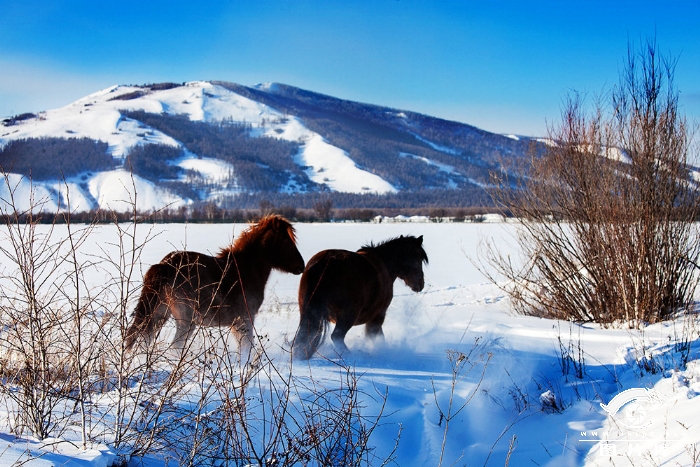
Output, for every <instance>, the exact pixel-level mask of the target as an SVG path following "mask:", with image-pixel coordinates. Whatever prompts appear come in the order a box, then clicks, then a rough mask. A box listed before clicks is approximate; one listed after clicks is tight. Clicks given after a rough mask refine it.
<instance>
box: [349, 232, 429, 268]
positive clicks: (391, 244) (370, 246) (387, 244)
mask: <svg viewBox="0 0 700 467" xmlns="http://www.w3.org/2000/svg"><path fill="white" fill-rule="evenodd" d="M417 240H418V237H414V236H412V235H406V236H404V235H401V236H400V237H394V238H390V239H388V240H384V241H382V242H379V243H377V244H375V243H374V242H369V243H367V244H365V245H362V247H361V248H360V249H359V250H357V251H358V252H363V251H364V252H367V251H370V250H376V249H381V248H385V249H389V248H391V249H394V248H396V247H397V246H398V244H400V243H405V242H406V241H417ZM418 254H419V256H420V258H421V259H422V260H423V262H424V263H425V264H428V254H427V253H426V252H425V250H424V249H423V245H422V244H421V245H420V246H419V253H418Z"/></svg>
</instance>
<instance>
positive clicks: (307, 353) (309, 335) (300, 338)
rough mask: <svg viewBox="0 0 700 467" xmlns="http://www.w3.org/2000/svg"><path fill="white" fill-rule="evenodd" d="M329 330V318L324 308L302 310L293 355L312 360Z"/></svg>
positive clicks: (305, 308)
mask: <svg viewBox="0 0 700 467" xmlns="http://www.w3.org/2000/svg"><path fill="white" fill-rule="evenodd" d="M327 329H328V317H327V316H326V313H325V311H324V308H323V307H308V306H307V307H304V308H302V309H301V319H300V320H299V329H298V330H297V334H296V336H295V337H294V346H293V355H294V356H295V357H298V358H302V359H304V360H308V359H310V358H311V357H312V356H313V354H314V353H315V352H316V349H318V347H319V345H321V342H323V340H324V338H325V337H326V330H327Z"/></svg>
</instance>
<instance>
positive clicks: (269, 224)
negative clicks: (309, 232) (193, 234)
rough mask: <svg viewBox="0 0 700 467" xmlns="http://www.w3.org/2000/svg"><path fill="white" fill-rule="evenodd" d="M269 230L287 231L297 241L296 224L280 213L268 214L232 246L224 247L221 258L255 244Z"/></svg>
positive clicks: (243, 233)
mask: <svg viewBox="0 0 700 467" xmlns="http://www.w3.org/2000/svg"><path fill="white" fill-rule="evenodd" d="M269 230H274V231H277V232H278V233H279V232H282V231H285V232H286V233H287V235H289V237H290V238H291V239H292V242H294V243H295V244H296V242H297V237H296V231H295V230H294V226H293V225H292V224H291V223H290V222H289V221H288V220H287V219H285V218H284V217H282V216H280V215H279V214H268V215H266V216H264V217H263V218H261V219H260V220H259V221H258V222H257V223H255V224H253V225H251V226H250V227H248V228H247V229H246V230H244V231H243V232H242V233H241V235H239V236H238V238H237V239H236V240H235V241H234V242H233V243H232V244H231V245H230V246H228V247H226V248H222V249H221V251H219V254H218V255H217V256H218V257H219V258H225V257H226V256H228V255H229V254H231V253H235V252H237V251H241V250H243V249H245V248H246V247H247V246H249V245H251V244H254V243H255V242H256V241H258V240H259V239H260V238H261V237H262V236H263V235H265V232H267V231H269Z"/></svg>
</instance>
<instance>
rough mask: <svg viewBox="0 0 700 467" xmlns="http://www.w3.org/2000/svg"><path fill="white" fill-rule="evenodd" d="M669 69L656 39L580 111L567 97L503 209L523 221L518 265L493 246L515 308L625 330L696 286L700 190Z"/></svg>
mask: <svg viewBox="0 0 700 467" xmlns="http://www.w3.org/2000/svg"><path fill="white" fill-rule="evenodd" d="M674 68H675V62H674V61H673V60H671V59H669V58H665V57H660V56H659V54H658V52H657V46H656V43H655V42H654V41H648V42H647V44H646V47H644V48H642V49H641V50H640V51H639V52H635V51H634V50H632V48H631V47H630V49H629V50H628V56H627V62H626V66H625V68H624V70H623V71H622V73H621V75H620V83H619V85H618V86H617V87H615V88H614V89H613V91H612V92H611V94H610V95H609V99H607V100H606V99H604V98H601V99H598V101H597V102H596V104H595V105H594V107H593V110H592V112H590V113H589V112H587V110H586V108H585V105H584V101H583V99H582V98H581V97H580V96H578V95H574V96H573V97H570V98H569V99H568V100H567V101H566V103H565V106H564V108H563V112H562V121H561V123H560V125H559V126H558V127H555V128H552V129H551V130H550V135H549V140H550V145H549V147H548V149H547V150H546V151H545V152H544V154H542V155H538V154H533V155H532V158H531V159H530V160H529V161H528V162H529V166H528V167H527V170H528V172H529V175H530V177H529V178H526V179H525V180H526V181H525V182H524V184H522V185H521V186H519V187H517V188H518V189H516V190H512V187H511V186H509V184H508V183H509V177H507V176H501V178H500V180H499V181H500V183H501V185H500V186H501V187H502V188H501V189H500V190H498V191H497V192H496V198H497V200H498V201H499V202H500V204H501V205H502V206H503V207H504V208H505V209H506V210H508V211H510V212H511V213H512V214H513V215H514V216H515V217H516V218H518V219H519V233H518V239H517V240H518V243H519V245H520V247H521V249H522V252H523V258H524V261H523V263H522V265H515V264H513V263H512V262H511V258H509V257H504V256H502V255H500V254H499V253H498V251H497V250H496V248H495V247H494V246H493V245H491V248H488V249H487V251H486V254H485V258H486V260H487V261H488V262H489V263H490V264H491V265H495V266H496V269H497V270H498V272H499V273H501V274H503V275H504V276H505V277H506V278H507V279H509V280H510V285H509V286H508V287H507V291H508V292H509V294H510V295H511V297H512V298H513V303H514V306H515V308H516V309H517V310H518V311H520V312H523V313H526V314H532V315H537V316H546V317H551V318H558V319H570V320H575V321H579V322H585V321H597V322H601V323H606V324H611V323H615V322H620V321H624V322H625V323H629V324H631V325H640V324H641V323H653V322H657V321H660V320H664V319H667V318H669V317H671V316H673V314H674V313H675V312H677V311H678V310H683V309H686V308H687V307H688V306H689V304H690V302H691V300H692V297H693V292H694V290H695V288H696V286H697V275H696V274H695V268H696V267H697V263H698V256H699V254H700V237H699V236H698V232H697V225H696V224H695V223H694V222H695V221H696V220H697V219H698V215H699V214H700V188H699V186H698V184H697V182H696V181H695V180H694V179H693V176H692V173H691V170H692V167H691V166H690V165H689V163H688V160H689V157H690V156H691V154H690V153H691V140H692V131H691V130H690V128H689V126H688V124H687V122H686V120H685V118H684V117H682V116H681V115H680V114H679V112H678V93H677V91H676V90H675V88H674V85H673V78H674Z"/></svg>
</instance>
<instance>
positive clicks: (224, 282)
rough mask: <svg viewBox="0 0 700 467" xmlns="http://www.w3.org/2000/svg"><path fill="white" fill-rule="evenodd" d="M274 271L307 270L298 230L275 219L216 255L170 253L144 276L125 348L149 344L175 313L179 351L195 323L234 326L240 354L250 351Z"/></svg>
mask: <svg viewBox="0 0 700 467" xmlns="http://www.w3.org/2000/svg"><path fill="white" fill-rule="evenodd" d="M272 269H277V270H280V271H283V272H289V273H292V274H301V272H302V271H303V270H304V259H303V258H302V256H301V254H300V253H299V250H297V247H296V236H295V233H294V228H293V227H292V225H291V224H290V223H289V221H287V220H286V219H284V218H282V217H280V216H276V215H272V216H267V217H264V218H263V219H262V220H260V222H258V223H257V224H255V225H253V226H251V227H250V228H248V229H247V230H245V231H244V232H243V233H241V235H240V236H239V237H238V239H237V240H236V241H235V242H234V243H233V244H232V245H231V246H230V247H228V248H224V249H222V250H221V252H220V253H219V254H218V255H217V256H209V255H205V254H202V253H195V252H192V251H175V252H172V253H170V254H169V255H167V256H166V257H165V258H163V259H162V260H161V262H160V263H158V264H155V265H153V266H151V267H150V268H149V269H148V271H147V272H146V275H145V276H144V280H143V289H142V291H141V297H140V299H139V302H138V304H137V305H136V309H135V310H134V321H133V323H132V324H131V326H129V329H128V330H127V332H126V348H127V349H130V348H131V347H132V346H133V345H134V343H135V342H136V341H137V340H138V339H140V338H144V339H146V340H148V341H149V342H150V340H151V339H152V338H153V337H154V336H155V335H156V334H157V333H158V332H159V331H160V329H161V328H162V327H163V324H164V323H165V321H166V320H167V319H168V317H169V316H171V315H172V317H173V318H174V319H175V323H176V324H175V326H176V332H175V339H174V341H173V342H174V344H175V346H176V348H179V349H183V348H184V345H185V342H186V341H187V339H188V338H189V337H190V335H191V334H192V332H193V331H194V327H195V325H199V326H217V327H222V326H227V327H230V328H231V332H232V333H233V334H234V336H235V337H236V338H237V339H238V343H239V350H240V349H241V345H245V346H247V347H249V346H250V345H252V340H253V322H254V320H255V315H256V313H257V312H258V309H259V308H260V305H261V304H262V302H263V298H264V293H265V284H266V283H267V279H268V278H269V276H270V272H271V271H272ZM244 338H245V339H246V340H245V341H243V339H244Z"/></svg>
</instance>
